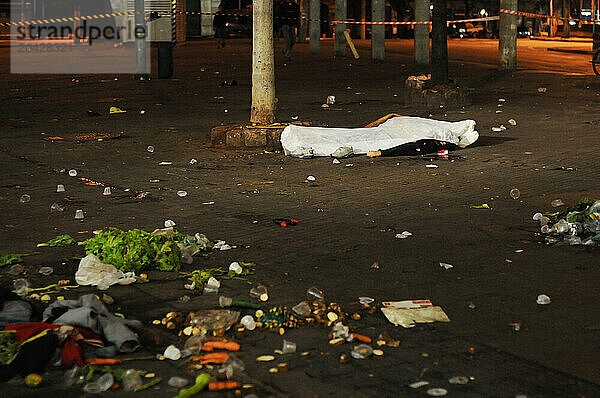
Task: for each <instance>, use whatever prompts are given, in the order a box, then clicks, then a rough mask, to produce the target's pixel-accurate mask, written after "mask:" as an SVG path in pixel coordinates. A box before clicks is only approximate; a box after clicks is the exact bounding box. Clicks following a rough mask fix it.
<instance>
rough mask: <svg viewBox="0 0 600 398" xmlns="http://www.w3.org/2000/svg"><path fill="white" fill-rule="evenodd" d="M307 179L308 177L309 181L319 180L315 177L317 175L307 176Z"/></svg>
mask: <svg viewBox="0 0 600 398" xmlns="http://www.w3.org/2000/svg"><path fill="white" fill-rule="evenodd" d="M306 179H307V180H308V181H316V180H317V179H316V178H315V176H308V177H306Z"/></svg>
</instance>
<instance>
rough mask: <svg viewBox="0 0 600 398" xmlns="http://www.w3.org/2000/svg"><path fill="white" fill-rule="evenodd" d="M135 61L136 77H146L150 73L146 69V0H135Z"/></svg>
mask: <svg viewBox="0 0 600 398" xmlns="http://www.w3.org/2000/svg"><path fill="white" fill-rule="evenodd" d="M134 9H135V18H134V21H135V30H134V34H135V55H136V56H135V61H136V72H137V73H136V78H137V79H144V78H145V75H146V74H147V73H148V71H147V70H146V35H147V33H148V31H147V29H146V19H145V18H144V0H135V2H134Z"/></svg>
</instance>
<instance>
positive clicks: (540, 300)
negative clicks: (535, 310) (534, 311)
mask: <svg viewBox="0 0 600 398" xmlns="http://www.w3.org/2000/svg"><path fill="white" fill-rule="evenodd" d="M535 301H536V303H538V304H540V305H546V304H550V302H551V300H550V297H548V296H547V295H545V294H540V295H539V296H537V300H535Z"/></svg>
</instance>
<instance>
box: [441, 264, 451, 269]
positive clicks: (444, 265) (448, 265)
mask: <svg viewBox="0 0 600 398" xmlns="http://www.w3.org/2000/svg"><path fill="white" fill-rule="evenodd" d="M440 267H442V268H444V269H450V268H454V265H452V264H448V263H440Z"/></svg>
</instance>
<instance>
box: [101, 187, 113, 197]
mask: <svg viewBox="0 0 600 398" xmlns="http://www.w3.org/2000/svg"><path fill="white" fill-rule="evenodd" d="M111 194H112V192H111V191H110V187H105V188H104V192H102V195H104V196H108V195H111Z"/></svg>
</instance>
